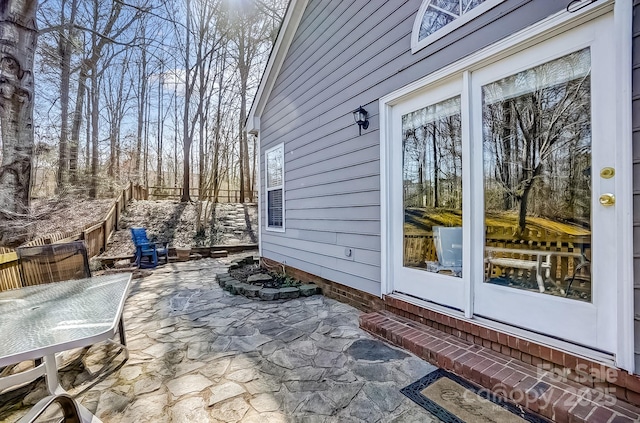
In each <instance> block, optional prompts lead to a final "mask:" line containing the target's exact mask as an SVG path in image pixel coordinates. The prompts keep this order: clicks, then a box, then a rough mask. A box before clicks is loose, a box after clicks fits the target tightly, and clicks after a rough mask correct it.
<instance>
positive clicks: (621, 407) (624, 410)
mask: <svg viewBox="0 0 640 423" xmlns="http://www.w3.org/2000/svg"><path fill="white" fill-rule="evenodd" d="M609 408H611V409H612V410H613V411H615V412H616V413H617V414H621V415H623V416H626V417H629V418H631V419H634V420H636V419H638V408H637V407H635V406H633V405H631V404H627V403H624V402H621V401H618V402H617V403H615V404H613V405H612V406H611V407H609Z"/></svg>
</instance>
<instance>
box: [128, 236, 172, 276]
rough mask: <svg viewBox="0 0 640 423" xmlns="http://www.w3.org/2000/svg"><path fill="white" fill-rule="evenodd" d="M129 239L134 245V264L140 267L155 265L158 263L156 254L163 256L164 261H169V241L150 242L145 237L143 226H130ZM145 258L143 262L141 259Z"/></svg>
mask: <svg viewBox="0 0 640 423" xmlns="http://www.w3.org/2000/svg"><path fill="white" fill-rule="evenodd" d="M131 239H132V241H133V245H134V246H135V247H136V259H135V262H136V266H138V267H139V268H140V267H156V266H157V265H158V256H161V257H162V256H164V259H165V263H169V243H168V242H158V243H156V242H151V241H149V238H148V237H147V230H146V229H145V228H131ZM145 257H146V258H147V262H146V263H144V262H143V259H144V258H145Z"/></svg>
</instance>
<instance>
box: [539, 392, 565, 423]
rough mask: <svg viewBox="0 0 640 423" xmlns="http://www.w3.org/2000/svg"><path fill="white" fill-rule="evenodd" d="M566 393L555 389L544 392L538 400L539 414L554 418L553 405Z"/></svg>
mask: <svg viewBox="0 0 640 423" xmlns="http://www.w3.org/2000/svg"><path fill="white" fill-rule="evenodd" d="M564 394H565V392H564V391H563V390H561V389H557V388H555V387H550V388H549V389H547V391H546V392H544V393H543V394H542V395H541V396H540V399H539V400H538V413H540V414H542V415H543V416H545V417H547V418H552V417H553V405H554V404H555V403H556V401H558V399H559V398H560V397H561V396H562V395H564Z"/></svg>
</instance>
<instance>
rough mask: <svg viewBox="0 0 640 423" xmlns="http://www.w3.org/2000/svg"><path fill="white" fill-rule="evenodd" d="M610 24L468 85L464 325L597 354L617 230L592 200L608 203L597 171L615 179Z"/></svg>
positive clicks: (609, 323) (608, 210)
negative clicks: (501, 326)
mask: <svg viewBox="0 0 640 423" xmlns="http://www.w3.org/2000/svg"><path fill="white" fill-rule="evenodd" d="M612 24H613V19H612V16H611V15H606V16H602V17H599V18H597V19H594V20H593V21H591V22H589V23H585V24H583V25H580V26H579V27H577V28H574V29H572V30H570V31H566V32H564V33H562V34H560V35H555V36H554V37H553V38H550V39H548V40H546V41H543V42H540V43H537V44H536V45H534V46H531V47H528V48H527V49H526V50H523V51H520V52H518V53H515V54H511V55H509V56H507V57H505V58H503V59H501V60H498V61H496V62H494V63H492V64H489V65H487V66H485V67H483V68H481V69H478V70H476V71H474V72H473V73H472V75H471V77H470V80H471V106H472V107H471V109H472V113H473V115H472V118H471V125H472V134H473V135H472V143H473V145H474V148H475V151H477V152H478V153H479V154H477V155H474V156H473V158H472V160H473V172H474V173H473V175H472V182H471V191H472V194H471V195H472V196H473V207H472V209H473V213H474V215H473V216H471V218H472V221H473V222H474V223H475V224H476V225H473V227H472V228H471V229H472V235H471V237H472V240H473V245H472V247H471V251H472V252H471V255H472V257H471V262H472V263H473V266H474V267H473V269H474V270H475V272H473V275H472V277H473V314H474V315H476V316H479V317H483V318H487V319H491V320H494V321H498V322H501V323H505V324H508V325H511V326H514V327H518V328H522V329H527V330H530V331H532V332H537V333H540V334H544V335H546V336H551V337H555V338H558V339H562V340H566V341H569V342H573V343H576V344H581V345H584V346H587V347H592V348H596V349H599V350H601V351H607V352H611V351H615V345H616V318H617V313H616V292H617V287H616V283H617V276H616V275H617V268H616V266H617V263H618V257H619V254H618V253H617V251H616V245H617V244H616V232H617V231H618V229H617V228H618V226H617V223H616V217H615V216H616V213H617V211H616V207H614V206H613V205H611V206H609V207H604V206H603V205H601V203H600V202H599V201H598V199H599V198H600V197H601V196H605V197H606V196H607V195H611V196H613V194H615V193H616V192H619V189H618V184H619V182H620V179H619V177H618V176H616V177H611V178H608V177H606V175H605V174H603V175H604V176H601V171H603V170H606V169H613V168H615V169H617V170H620V171H621V175H623V174H625V172H626V170H624V166H622V164H621V163H619V161H618V159H617V157H616V149H617V146H616V142H615V138H613V137H614V135H613V134H615V133H616V128H615V122H616V117H615V110H616V91H615V78H613V77H612V75H614V74H615V69H614V66H613V65H614V63H615V48H614V47H613V46H614V45H615V44H614V40H613V36H612V34H613V32H614V31H613V30H612ZM605 173H606V172H605ZM616 173H617V172H616ZM609 193H610V194H609ZM605 205H607V204H605ZM476 213H477V215H476Z"/></svg>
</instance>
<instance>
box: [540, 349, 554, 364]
mask: <svg viewBox="0 0 640 423" xmlns="http://www.w3.org/2000/svg"><path fill="white" fill-rule="evenodd" d="M540 358H541V359H543V360H545V361H551V348H549V347H544V346H541V347H540Z"/></svg>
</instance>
